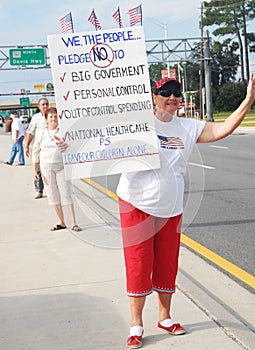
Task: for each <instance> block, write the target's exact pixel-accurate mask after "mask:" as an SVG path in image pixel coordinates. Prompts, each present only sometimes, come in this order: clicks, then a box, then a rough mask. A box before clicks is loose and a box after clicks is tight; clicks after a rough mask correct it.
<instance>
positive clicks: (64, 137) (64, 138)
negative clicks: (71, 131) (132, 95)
mask: <svg viewBox="0 0 255 350" xmlns="http://www.w3.org/2000/svg"><path fill="white" fill-rule="evenodd" d="M67 135H68V132H66V133H65V136H63V137H62V140H63V141H64V142H65V140H66V137H67Z"/></svg>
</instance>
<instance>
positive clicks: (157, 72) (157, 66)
mask: <svg viewBox="0 0 255 350" xmlns="http://www.w3.org/2000/svg"><path fill="white" fill-rule="evenodd" d="M163 69H167V65H166V63H161V62H159V63H152V64H151V65H150V66H149V74H150V83H151V86H153V85H154V83H155V81H156V80H159V79H161V70H163Z"/></svg>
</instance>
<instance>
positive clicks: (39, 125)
mask: <svg viewBox="0 0 255 350" xmlns="http://www.w3.org/2000/svg"><path fill="white" fill-rule="evenodd" d="M48 107H49V101H48V99H47V98H45V97H43V98H41V99H40V100H39V101H38V109H39V112H38V113H36V114H34V115H33V116H32V119H31V122H30V124H29V126H28V129H27V133H26V139H25V143H24V146H25V154H26V156H27V157H29V146H30V144H31V142H32V140H33V138H34V137H36V134H37V132H38V130H42V129H43V128H45V126H46V121H45V111H46V109H47V108H48ZM37 174H38V179H39V181H34V186H35V190H36V193H35V196H34V199H39V198H42V197H43V188H44V186H43V180H42V175H41V171H40V164H39V165H38V167H37Z"/></svg>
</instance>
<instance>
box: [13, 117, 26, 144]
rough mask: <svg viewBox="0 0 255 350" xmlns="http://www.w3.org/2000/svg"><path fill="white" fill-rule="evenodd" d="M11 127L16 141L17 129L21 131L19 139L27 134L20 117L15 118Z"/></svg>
mask: <svg viewBox="0 0 255 350" xmlns="http://www.w3.org/2000/svg"><path fill="white" fill-rule="evenodd" d="M11 129H12V140H14V141H15V140H16V131H18V132H19V136H18V139H19V138H20V137H21V136H24V135H25V130H24V128H23V125H22V123H21V120H20V119H19V118H13V121H12V126H11Z"/></svg>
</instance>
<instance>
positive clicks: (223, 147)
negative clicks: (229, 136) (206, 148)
mask: <svg viewBox="0 0 255 350" xmlns="http://www.w3.org/2000/svg"><path fill="white" fill-rule="evenodd" d="M210 147H214V148H222V149H228V147H225V146H215V145H210Z"/></svg>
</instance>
